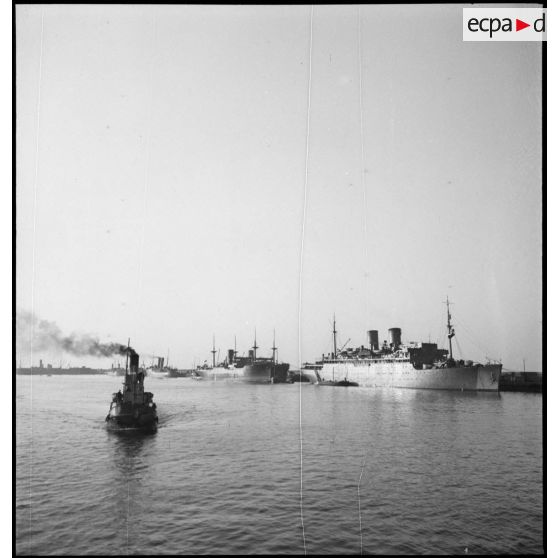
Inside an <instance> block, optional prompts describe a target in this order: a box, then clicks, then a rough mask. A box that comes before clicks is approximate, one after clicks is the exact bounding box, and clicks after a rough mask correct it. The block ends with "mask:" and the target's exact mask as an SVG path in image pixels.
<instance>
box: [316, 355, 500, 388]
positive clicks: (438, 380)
mask: <svg viewBox="0 0 558 558" xmlns="http://www.w3.org/2000/svg"><path fill="white" fill-rule="evenodd" d="M501 371H502V365H501V364H487V365H480V364H478V365H474V366H462V367H455V368H451V367H450V368H430V369H422V370H417V369H416V368H414V367H413V365H412V364H411V363H410V362H408V361H402V362H397V361H392V362H381V361H366V360H362V361H352V360H349V361H347V362H343V361H336V362H326V363H324V365H323V368H322V370H321V371H320V372H319V375H320V378H321V380H324V381H339V380H348V381H350V382H356V383H358V385H359V386H361V387H394V388H407V389H443V390H459V391H493V392H497V391H498V383H499V378H500V373H501Z"/></svg>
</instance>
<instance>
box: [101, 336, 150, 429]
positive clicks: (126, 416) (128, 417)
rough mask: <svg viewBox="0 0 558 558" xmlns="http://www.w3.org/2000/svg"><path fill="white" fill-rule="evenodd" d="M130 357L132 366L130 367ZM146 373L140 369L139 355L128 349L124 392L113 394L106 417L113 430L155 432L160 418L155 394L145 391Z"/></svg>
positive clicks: (109, 426) (108, 425)
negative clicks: (154, 397)
mask: <svg viewBox="0 0 558 558" xmlns="http://www.w3.org/2000/svg"><path fill="white" fill-rule="evenodd" d="M128 356H129V358H130V366H129V367H128ZM144 377H145V371H144V370H140V368H139V355H138V354H137V353H136V352H135V351H134V349H132V348H131V347H130V346H128V347H127V348H126V373H125V375H124V382H123V384H122V386H123V391H118V393H113V394H112V401H111V403H110V409H109V412H108V415H107V416H106V419H105V421H106V423H107V427H108V428H109V429H111V430H121V429H133V430H142V431H147V432H153V431H155V430H156V429H157V423H158V422H159V418H158V416H157V405H156V404H155V403H154V402H153V394H152V393H149V392H147V391H144V389H143V380H144Z"/></svg>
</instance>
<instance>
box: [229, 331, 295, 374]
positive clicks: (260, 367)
mask: <svg viewBox="0 0 558 558" xmlns="http://www.w3.org/2000/svg"><path fill="white" fill-rule="evenodd" d="M257 349H259V347H258V345H257V343H256V334H255V333H254V346H253V347H252V348H251V349H249V351H248V357H237V359H236V362H235V366H236V367H237V368H239V369H240V370H241V373H240V375H239V377H240V380H241V381H243V382H247V383H253V384H283V383H287V381H288V374H289V364H288V363H286V362H278V360H277V356H276V353H277V347H276V346H275V332H273V347H271V350H272V351H273V353H272V356H271V357H270V358H266V357H258V356H257V353H256V351H257Z"/></svg>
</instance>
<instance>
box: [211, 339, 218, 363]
mask: <svg viewBox="0 0 558 558" xmlns="http://www.w3.org/2000/svg"><path fill="white" fill-rule="evenodd" d="M211 352H212V353H213V368H215V353H216V352H217V351H216V350H215V334H213V350H212V351H211Z"/></svg>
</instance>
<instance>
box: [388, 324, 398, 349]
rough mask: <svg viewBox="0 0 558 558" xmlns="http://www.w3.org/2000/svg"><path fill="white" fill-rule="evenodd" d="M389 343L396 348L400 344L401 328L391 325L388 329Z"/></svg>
mask: <svg viewBox="0 0 558 558" xmlns="http://www.w3.org/2000/svg"><path fill="white" fill-rule="evenodd" d="M388 337H389V344H390V345H391V346H392V347H393V349H394V350H395V349H398V348H399V346H400V345H401V328H399V327H392V328H390V329H388Z"/></svg>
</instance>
